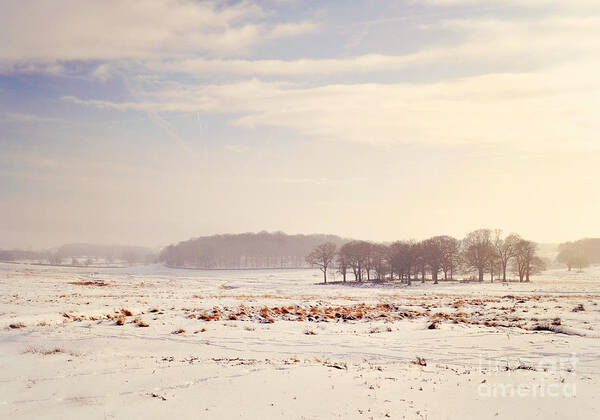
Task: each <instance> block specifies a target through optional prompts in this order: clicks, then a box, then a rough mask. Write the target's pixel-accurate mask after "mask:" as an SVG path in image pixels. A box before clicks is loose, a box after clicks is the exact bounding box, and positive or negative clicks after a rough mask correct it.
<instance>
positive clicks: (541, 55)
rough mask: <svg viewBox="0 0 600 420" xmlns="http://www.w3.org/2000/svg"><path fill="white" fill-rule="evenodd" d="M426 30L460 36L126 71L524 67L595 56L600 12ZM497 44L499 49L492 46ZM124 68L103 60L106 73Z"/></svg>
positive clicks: (189, 60) (257, 73)
mask: <svg viewBox="0 0 600 420" xmlns="http://www.w3.org/2000/svg"><path fill="white" fill-rule="evenodd" d="M420 30H421V31H424V32H427V31H444V32H445V33H450V34H453V35H458V39H459V41H456V42H454V43H451V44H445V45H440V44H437V45H436V44H433V45H429V46H426V47H423V48H421V49H420V50H418V51H415V52H413V53H409V54H404V55H386V54H374V53H373V54H364V55H358V56H350V57H333V58H320V59H312V58H301V59H292V60H281V59H254V60H253V59H240V58H237V59H226V58H206V57H184V58H181V59H178V58H176V59H166V60H164V59H156V60H153V59H148V60H145V61H141V62H136V63H122V66H123V67H122V68H121V69H120V70H122V72H123V73H125V74H127V73H137V74H140V73H142V74H147V73H149V74H154V75H161V74H162V75H165V74H189V75H195V76H198V77H202V76H206V75H230V76H246V77H248V76H249V77H264V76H269V77H291V78H300V77H303V76H311V75H314V76H323V75H336V74H346V75H371V76H374V77H376V75H377V74H378V73H381V72H394V71H401V70H406V69H413V70H417V71H418V70H420V69H428V70H429V71H431V70H432V69H434V71H435V69H437V71H438V72H439V74H440V76H439V77H444V76H445V72H444V69H445V68H446V67H448V66H452V68H454V69H460V71H462V72H464V73H465V74H473V72H486V71H488V72H489V71H490V69H502V70H503V71H508V72H510V71H522V70H523V69H527V70H529V69H531V68H542V67H548V66H556V65H560V64H563V63H565V62H569V61H572V60H575V59H581V58H586V57H592V56H595V51H596V50H597V47H598V45H599V43H600V13H598V14H596V15H594V14H590V15H586V16H584V17H563V16H554V15H550V16H544V17H539V18H536V19H516V20H507V19H491V18H477V19H447V20H442V21H438V22H436V23H435V24H428V25H425V24H421V25H420ZM492 45H493V48H491V46H492ZM117 69H118V65H115V66H114V68H108V67H107V65H102V66H100V67H99V68H98V69H97V72H98V74H99V75H100V76H102V75H104V74H106V73H110V72H111V71H115V70H117Z"/></svg>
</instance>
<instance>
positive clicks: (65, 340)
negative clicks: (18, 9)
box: [0, 264, 600, 419]
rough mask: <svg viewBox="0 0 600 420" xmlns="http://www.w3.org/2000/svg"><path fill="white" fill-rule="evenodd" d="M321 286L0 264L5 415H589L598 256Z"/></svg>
mask: <svg viewBox="0 0 600 420" xmlns="http://www.w3.org/2000/svg"><path fill="white" fill-rule="evenodd" d="M320 281H321V277H320V275H319V272H317V271H313V270H258V271H191V270H174V269H167V268H164V267H161V266H145V267H135V268H117V269H85V268H74V267H64V268H56V267H44V266H34V265H23V264H0V292H1V293H0V418H11V419H13V418H99V419H112V418H119V419H131V418H144V419H153V418H165V417H167V416H169V417H170V418H214V419H230V418H261V419H265V418H280V417H285V418H288V419H300V418H305V419H316V418H319V419H321V418H344V419H346V418H365V419H368V418H389V417H391V418H407V419H419V418H422V419H488V418H495V419H519V418H529V419H531V418H541V419H562V418H565V419H567V418H568V419H595V418H600V397H599V394H600V305H599V302H600V268H599V267H592V268H589V269H587V270H586V272H584V273H574V272H573V273H568V272H567V271H566V270H559V271H558V270H557V271H549V272H546V273H544V274H543V275H541V276H538V277H536V278H534V279H533V282H532V283H529V284H524V283H521V284H519V283H511V284H509V285H504V284H501V283H493V284H490V283H489V282H488V281H486V283H485V284H478V283H474V284H473V283H471V284H461V283H455V282H448V283H441V284H439V285H432V284H430V283H426V284H420V283H414V284H413V285H412V286H410V287H406V286H401V285H389V284H388V285H373V284H368V285H362V286H360V287H358V286H356V285H354V284H350V283H349V284H346V285H343V284H328V285H322V284H317V283H318V282H320ZM430 327H431V328H430Z"/></svg>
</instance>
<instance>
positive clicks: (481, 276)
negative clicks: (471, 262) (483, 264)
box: [479, 268, 483, 281]
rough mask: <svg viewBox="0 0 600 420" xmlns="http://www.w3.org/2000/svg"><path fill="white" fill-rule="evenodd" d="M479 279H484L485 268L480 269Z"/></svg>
mask: <svg viewBox="0 0 600 420" xmlns="http://www.w3.org/2000/svg"><path fill="white" fill-rule="evenodd" d="M479 281H483V268H480V269H479Z"/></svg>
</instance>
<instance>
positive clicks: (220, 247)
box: [159, 232, 347, 269]
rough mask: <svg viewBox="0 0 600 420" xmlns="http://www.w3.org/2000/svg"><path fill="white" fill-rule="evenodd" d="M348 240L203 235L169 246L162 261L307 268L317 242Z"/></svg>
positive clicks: (201, 265)
mask: <svg viewBox="0 0 600 420" xmlns="http://www.w3.org/2000/svg"><path fill="white" fill-rule="evenodd" d="M323 242H334V243H336V244H337V245H338V246H339V245H342V244H343V243H345V242H347V240H345V239H343V238H340V237H339V236H335V235H321V234H315V235H287V234H285V233H283V232H274V233H268V232H259V233H241V234H229V235H214V236H204V237H200V238H194V239H190V240H188V241H184V242H179V243H178V244H176V245H169V246H168V247H166V248H165V249H164V250H163V251H162V252H161V253H160V256H159V260H160V261H162V262H164V263H165V264H167V265H168V266H172V267H187V268H205V269H211V268H212V269H215V268H292V267H307V264H306V261H305V260H304V259H305V257H306V255H308V253H309V252H310V251H311V250H312V249H313V248H314V247H315V246H317V245H318V244H321V243H323Z"/></svg>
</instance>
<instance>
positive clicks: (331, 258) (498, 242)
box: [306, 229, 544, 284]
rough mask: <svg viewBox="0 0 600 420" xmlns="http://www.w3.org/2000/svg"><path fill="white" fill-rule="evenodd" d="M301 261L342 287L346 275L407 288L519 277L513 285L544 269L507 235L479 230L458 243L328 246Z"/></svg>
mask: <svg viewBox="0 0 600 420" xmlns="http://www.w3.org/2000/svg"><path fill="white" fill-rule="evenodd" d="M306 261H307V262H308V263H309V264H311V265H313V266H316V267H319V268H320V269H321V271H322V272H323V279H324V281H325V282H327V271H328V270H331V268H332V267H335V269H336V271H337V272H338V273H339V274H340V275H341V276H342V280H343V281H344V282H345V281H346V280H347V276H348V275H349V274H351V275H353V276H354V280H356V281H358V282H360V281H363V280H367V281H369V280H378V281H382V280H386V279H389V280H395V279H398V280H400V281H401V282H403V283H406V284H411V282H412V281H415V280H419V279H420V281H421V282H425V280H426V278H428V276H429V278H431V280H432V281H433V282H434V283H435V284H437V283H438V279H439V276H440V275H443V277H444V280H452V279H453V278H454V275H455V273H457V272H461V273H476V274H477V279H478V280H479V281H483V278H484V275H485V274H486V273H489V274H490V279H491V281H494V276H501V277H502V281H507V274H506V273H507V270H509V269H511V270H512V271H513V272H514V273H515V274H517V275H518V276H519V281H521V282H522V281H529V280H530V276H531V275H533V274H534V273H536V272H538V271H540V270H542V269H543V268H544V263H543V261H542V260H541V258H539V257H538V256H537V255H536V244H535V243H534V242H531V241H528V240H526V239H523V238H521V237H520V236H519V235H517V234H514V233H511V234H510V235H508V236H506V237H503V235H502V231H500V230H494V231H492V230H490V229H479V230H476V231H474V232H471V233H469V234H468V235H467V236H466V237H465V238H464V239H463V240H458V239H456V238H453V237H451V236H434V237H432V238H429V239H426V240H424V241H397V242H394V243H392V244H389V245H386V244H378V243H372V242H367V241H351V242H347V243H345V244H343V245H342V246H341V247H340V248H339V249H337V246H336V244H334V243H331V242H328V243H323V244H321V245H318V246H317V247H316V248H314V249H313V250H312V252H311V253H310V254H309V255H308V256H307V257H306Z"/></svg>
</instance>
